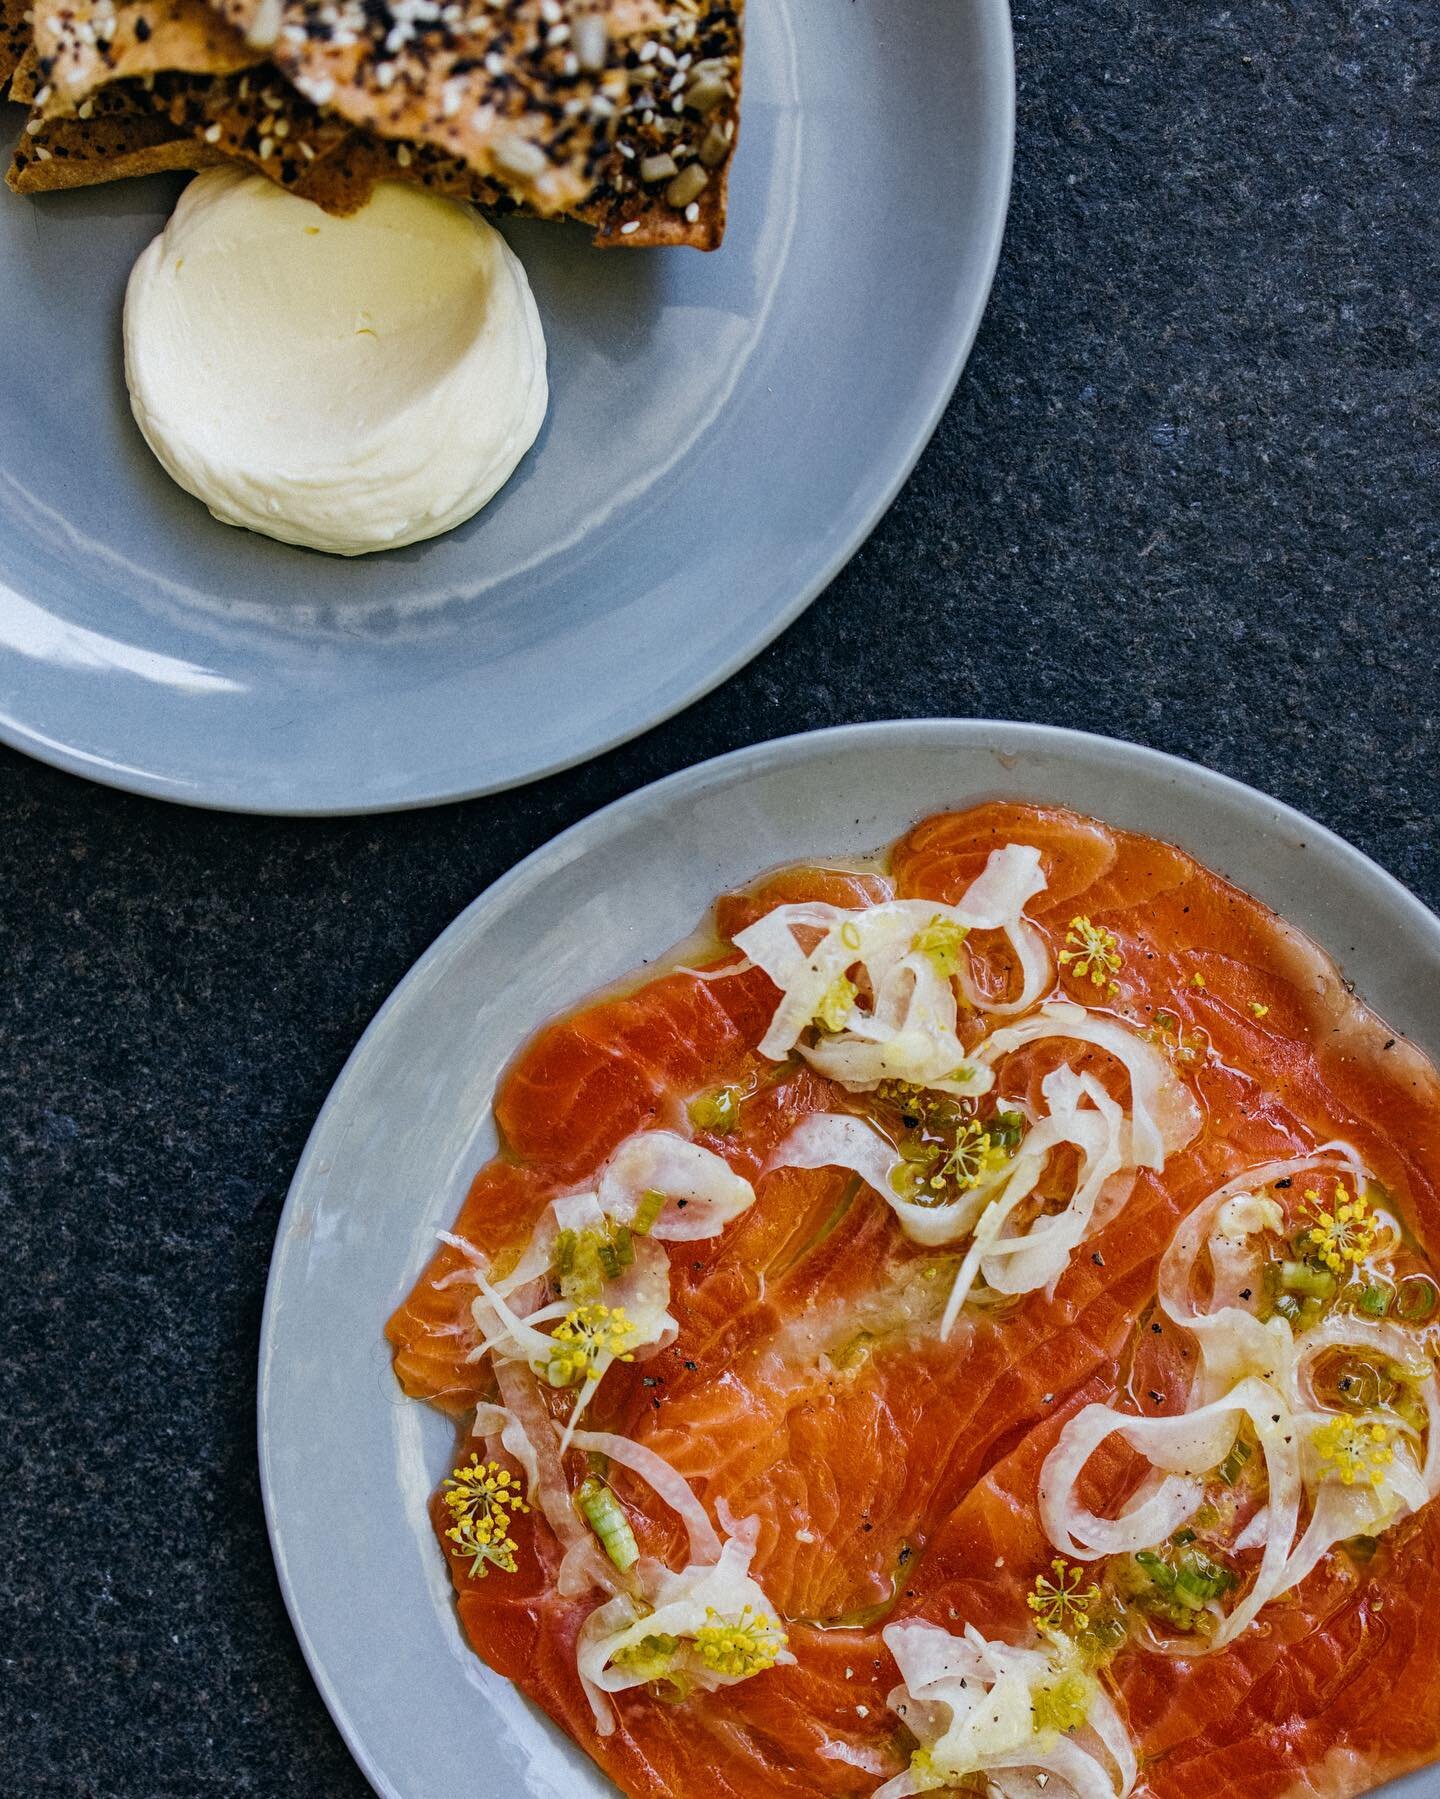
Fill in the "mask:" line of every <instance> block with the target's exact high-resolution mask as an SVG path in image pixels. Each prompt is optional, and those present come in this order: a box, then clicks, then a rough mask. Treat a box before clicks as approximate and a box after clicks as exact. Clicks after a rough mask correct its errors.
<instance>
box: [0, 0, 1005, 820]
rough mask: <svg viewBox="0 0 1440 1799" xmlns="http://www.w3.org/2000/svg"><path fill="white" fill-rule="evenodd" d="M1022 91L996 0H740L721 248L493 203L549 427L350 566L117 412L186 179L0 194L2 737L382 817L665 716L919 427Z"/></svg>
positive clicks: (993, 221) (716, 670)
mask: <svg viewBox="0 0 1440 1799" xmlns="http://www.w3.org/2000/svg"><path fill="white" fill-rule="evenodd" d="M0 120H3V121H4V126H8V127H9V130H7V131H6V132H5V135H6V136H7V138H8V137H9V136H13V135H14V133H15V132H16V131H18V129H19V125H20V113H19V112H18V110H17V109H14V108H5V107H0ZM1013 120H1014V100H1013V72H1012V66H1011V56H1010V35H1009V17H1008V13H1007V11H1006V6H1005V0H757V4H755V5H754V6H752V7H751V9H750V13H749V49H748V54H747V66H746V89H745V102H744V120H743V125H742V132H741V143H740V149H739V153H738V155H737V159H736V167H735V173H734V184H733V199H732V205H731V224H730V230H729V234H728V237H727V240H726V243H725V246H724V248H723V249H722V250H720V251H719V252H718V253H716V254H714V255H711V256H702V255H699V254H697V253H695V252H694V251H688V250H661V251H642V252H626V251H609V252H605V253H601V252H598V251H595V250H593V249H592V248H591V247H590V243H589V237H588V234H587V233H585V232H584V231H582V230H580V229H578V228H575V227H569V226H556V225H550V224H544V223H539V222H533V221H531V222H521V223H515V224H507V225H506V226H505V233H506V236H507V237H508V238H509V239H510V241H511V243H512V244H513V245H514V247H515V249H516V250H517V251H518V252H519V254H520V256H521V257H522V259H523V260H524V262H525V265H526V268H527V270H528V271H529V274H530V278H531V281H532V284H533V287H534V290H535V295H536V299H537V301H538V303H539V307H540V312H541V316H542V318H543V320H544V324H545V329H546V335H547V339H548V343H549V352H550V376H551V393H552V403H551V411H550V416H549V419H548V421H547V423H546V425H545V428H544V430H543V431H542V433H541V436H540V440H539V442H538V443H537V444H536V446H535V448H534V450H532V452H531V453H530V455H529V456H528V457H527V458H526V460H525V461H524V462H523V463H522V464H521V466H520V469H519V470H518V472H517V474H516V476H515V478H514V479H513V480H512V481H511V483H510V484H509V486H508V487H507V488H506V489H505V490H504V491H503V492H502V493H501V494H500V495H499V496H498V498H497V499H496V500H495V501H494V502H493V503H492V504H491V505H490V506H489V507H488V508H486V510H485V511H484V512H483V513H481V514H480V516H479V517H478V518H476V519H473V520H471V521H470V522H469V523H468V524H466V525H463V526H461V527H460V528H459V529H458V530H456V531H454V532H452V533H451V534H449V535H448V536H446V537H444V538H440V539H437V540H436V541H434V542H431V543H427V544H421V545H417V546H415V547H413V548H411V549H405V550H396V551H391V552H388V553H386V554H382V555H379V556H372V557H368V558H365V559H363V560H361V561H358V562H352V561H342V560H338V559H333V558H328V557H324V556H321V555H318V554H316V553H313V552H307V551H303V550H297V549H290V548H287V547H285V546H283V545H280V544H276V543H272V542H269V541H268V540H265V539H262V538H258V537H255V536H253V535H250V534H248V533H241V532H238V531H236V530H233V529H230V528H227V527H225V526H222V525H219V524H217V523H216V522H215V521H214V520H212V519H211V518H210V516H209V514H208V513H207V512H206V511H205V509H204V507H203V506H201V505H200V503H199V502H198V501H195V500H192V499H190V498H189V497H188V496H187V495H185V494H184V493H182V492H180V490H179V489H177V488H176V487H175V486H174V485H173V484H172V483H171V482H170V480H169V479H168V478H167V477H166V475H165V474H164V473H163V472H162V471H161V469H160V468H159V466H158V465H157V464H156V463H155V461H154V460H153V458H152V457H151V456H150V454H149V452H148V451H147V450H146V448H145V446H144V443H143V442H142V440H141V438H140V436H139V433H138V432H137V431H136V429H135V427H134V425H133V423H132V422H131V419H130V415H129V409H128V405H127V401H126V394H125V384H124V379H123V373H122V368H121V357H120V302H121V296H122V294H123V291H124V283H125V278H126V275H127V274H128V272H129V269H130V266H131V263H132V262H133V260H134V258H135V257H136V255H137V254H138V253H139V251H140V250H141V249H142V248H143V247H144V245H145V244H146V243H147V242H148V241H149V239H150V238H151V237H152V236H153V235H154V233H155V232H156V231H157V230H158V229H159V228H160V226H161V225H162V224H163V222H164V220H165V218H166V216H167V214H168V212H169V209H170V207H171V205H172V204H173V201H174V197H175V194H176V193H177V191H178V188H179V182H178V181H177V180H175V179H171V178H156V179H155V180H152V181H147V182H144V183H126V184H121V185H119V186H116V187H111V188H95V189H89V190H83V191H80V192H76V193H70V194H55V195H48V196H44V197H41V198H38V199H32V200H22V199H19V198H17V197H16V196H15V195H13V194H11V193H10V192H9V191H8V190H6V189H5V188H3V187H0V393H3V395H4V429H3V430H0V737H3V738H4V739H5V740H7V741H9V742H11V743H13V744H15V745H17V746H18V747H19V748H21V749H24V750H28V751H29V752H30V753H32V754H34V755H37V756H40V757H42V758H45V759H46V760H49V761H53V762H57V763H59V764H60V765H61V766H63V767H66V768H70V769H73V770H75V771H76V772H78V773H81V774H87V775H90V776H91V777H93V778H94V779H96V780H102V781H110V782H113V783H115V784H117V785H119V786H123V787H131V788H136V789H139V790H141V791H144V792H147V793H155V794H159V795H162V796H165V797H168V798H172V799H179V800H185V801H189V802H191V803H194V804H199V805H211V806H223V807H233V808H239V809H242V810H250V811H264V812H336V811H342V812H343V811H370V810H379V809H384V808H390V807H402V806H415V805H424V804H427V803H431V802H434V801H439V800H443V799H448V798H455V797H458V796H461V795H465V794H474V793H480V792H489V791H493V790H495V789H498V788H502V787H507V786H511V785H514V784H515V783H516V782H520V781H524V780H528V779H531V778H532V777H534V776H536V775H539V774H542V773H546V772H549V771H551V770H554V769H556V768H560V767H563V766H566V765H568V764H570V763H573V762H577V761H580V760H583V759H584V758H585V757H587V756H591V755H593V754H595V753H597V752H598V751H599V750H601V749H603V748H606V747H608V746H610V745H611V744H614V743H617V742H619V741H620V740H622V739H623V738H625V737H628V736H631V735H633V734H634V733H635V732H637V731H640V730H642V729H644V728H645V727H646V726H648V725H651V724H654V723H656V722H657V721H658V720H660V719H662V718H664V717H666V716H668V715H669V714H670V713H672V712H674V711H677V710H678V709H679V708H680V707H682V706H684V705H686V704H688V703H689V702H690V701H691V700H693V699H695V698H696V697H698V696H699V695H700V694H701V693H703V692H705V691H706V690H707V689H708V688H710V687H712V686H713V685H715V683H716V682H718V681H720V680H722V679H723V678H724V677H725V676H727V675H729V674H731V673H733V672H734V670H735V669H736V668H738V667H739V666H740V665H741V664H742V663H744V662H745V661H746V660H748V658H749V657H751V656H753V655H754V654H755V652H756V651H757V650H758V649H759V648H760V647H761V646H762V645H763V644H764V643H766V642H768V641H769V639H770V638H771V637H773V636H774V635H775V633H776V632H777V631H779V630H780V629H781V628H782V626H784V625H785V624H787V623H788V622H789V621H790V620H791V619H793V618H794V617H795V616H796V614H797V613H798V612H799V611H800V610H801V609H802V608H803V607H804V606H805V605H806V604H807V603H808V602H809V601H810V600H811V599H813V598H814V596H815V594H816V593H817V592H818V591H819V590H820V588H821V587H822V586H823V585H824V584H825V583H826V582H827V581H828V580H829V579H830V578H831V576H833V575H834V574H835V573H836V571H837V570H838V569H839V567H840V566H841V565H842V564H843V563H844V561H845V560H846V559H847V558H848V557H849V556H850V555H851V554H852V553H853V551H854V550H855V548H856V546H857V545H858V544H859V542H860V541H861V539H862V538H863V537H864V535H865V534H866V533H867V532H868V531H869V530H870V529H871V527H872V526H873V525H874V523H875V521H876V519H877V518H878V517H879V514H880V512H881V510H882V509H883V508H884V507H885V506H886V505H887V504H888V502H889V500H890V499H891V498H892V497H893V495H894V493H895V491H896V489H897V488H898V486H899V484H900V482H901V481H902V480H903V479H904V477H905V476H906V474H907V473H908V472H909V469H910V467H911V466H912V464H913V462H914V459H915V457H916V456H917V455H918V454H919V452H920V450H921V448H922V447H923V445H924V444H925V442H926V440H927V439H928V437H929V435H930V433H931V431H932V430H933V428H934V425H935V423H936V421H937V419H938V417H939V414H940V411H941V409H942V408H943V406H944V404H945V401H946V400H947V399H948V397H949V394H950V392H951V389H952V388H953V386H954V383H955V380H956V379H957V377H958V375H959V372H960V368H961V365H962V363H963V361H964V358H965V355H966V353H967V351H968V349H969V347H970V343H971V340H972V339H973V337H974V333H975V329H976V327H977V325H978V323H979V319H980V313H981V309H982V307H983V305H984V301H985V296H986V294H987V292H988V289H989V285H990V278H991V275H992V273H993V270H994V266H995V259H996V256H997V254H998V251H999V244H1000V235H1001V230H1002V227H1003V222H1004V214H1005V205H1006V200H1007V196H1008V188H1009V174H1010V151H1011V143H1012V138H1013ZM0 129H4V127H3V126H0Z"/></svg>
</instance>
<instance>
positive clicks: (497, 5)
mask: <svg viewBox="0 0 1440 1799" xmlns="http://www.w3.org/2000/svg"><path fill="white" fill-rule="evenodd" d="M211 4H212V5H213V6H214V7H215V8H216V10H218V11H219V12H220V13H221V15H222V16H223V17H224V18H225V19H227V20H228V21H229V23H231V24H232V25H234V26H235V27H236V28H237V30H239V31H240V32H241V33H242V34H243V35H244V36H245V38H246V40H247V42H250V43H252V44H255V45H257V46H264V47H265V48H267V49H268V50H269V52H270V55H271V57H272V59H273V60H274V62H275V64H276V66H277V67H278V68H279V69H280V71H281V72H282V74H284V75H285V76H286V77H287V78H288V79H289V80H290V81H291V82H292V83H293V85H294V86H295V87H296V88H298V89H299V90H300V92H301V93H303V94H304V95H305V96H306V97H307V98H309V99H310V100H312V101H314V102H315V104H316V105H318V106H321V107H324V108H327V109H330V110H333V111H335V112H337V113H340V114H341V115H343V116H344V117H345V118H348V119H350V120H351V121H352V122H353V123H355V124H357V125H359V126H362V127H364V128H365V129H367V130H369V131H371V132H373V133H374V134H375V135H377V136H379V137H383V138H392V139H398V140H400V141H403V142H411V143H423V144H433V145H434V146H435V147H436V148H437V149H439V150H442V151H443V152H445V153H446V154H447V155H450V156H454V157H457V158H459V159H460V160H461V161H462V162H464V163H466V164H467V165H468V166H469V167H471V168H473V169H475V170H476V171H477V172H478V173H480V174H483V175H488V176H490V177H492V178H493V179H494V180H495V181H496V182H498V183H499V184H501V185H503V186H504V187H506V188H507V189H508V190H509V191H510V192H511V193H513V194H515V195H516V197H517V198H519V199H521V200H522V201H524V202H525V204H526V206H527V208H528V209H530V210H533V211H536V212H539V213H569V214H574V215H583V216H588V217H590V218H591V221H592V222H594V223H597V225H598V226H599V232H600V236H601V238H602V240H606V239H608V238H609V237H611V236H613V237H616V238H620V239H621V240H624V239H635V240H643V241H645V242H662V241H676V242H686V243H693V244H695V245H697V246H698V247H702V248H713V247H714V246H715V245H716V244H718V243H719V241H720V238H721V236H722V234H723V231H724V220H725V197H726V195H725V189H726V182H725V171H726V169H727V168H728V165H729V161H730V158H731V155H732V153H733V149H734V142H735V133H736V127H737V123H738V117H739V97H740V60H741V28H742V10H743V0H569V3H568V4H562V0H389V4H388V5H387V4H386V0H211ZM677 108H678V110H677ZM666 159H669V160H666ZM672 170H673V172H672ZM642 171H645V172H649V173H650V176H651V178H650V179H649V180H648V181H647V180H646V179H644V178H643V174H642Z"/></svg>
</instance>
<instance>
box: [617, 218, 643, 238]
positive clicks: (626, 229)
mask: <svg viewBox="0 0 1440 1799" xmlns="http://www.w3.org/2000/svg"><path fill="white" fill-rule="evenodd" d="M639 229H640V221H639V219H630V220H629V221H628V222H627V223H626V224H624V225H622V226H621V227H620V235H621V237H633V236H634V234H635V233H636V232H637V231H638V230H639Z"/></svg>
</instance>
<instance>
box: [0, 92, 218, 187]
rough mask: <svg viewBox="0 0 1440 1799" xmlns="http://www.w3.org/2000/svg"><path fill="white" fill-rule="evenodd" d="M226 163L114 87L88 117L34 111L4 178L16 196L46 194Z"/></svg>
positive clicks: (95, 102) (126, 93) (100, 98)
mask: <svg viewBox="0 0 1440 1799" xmlns="http://www.w3.org/2000/svg"><path fill="white" fill-rule="evenodd" d="M223 160H224V158H223V157H222V156H221V155H220V154H219V152H218V151H215V150H211V149H209V148H208V147H207V146H206V145H204V144H199V143H197V142H196V141H195V139H194V138H192V137H190V136H189V135H188V134H186V133H180V132H177V131H176V130H175V127H174V126H173V125H171V124H170V122H169V121H168V120H167V119H163V118H161V117H159V116H158V115H157V114H155V113H154V112H152V111H150V110H149V108H148V107H146V106H145V105H144V104H143V102H142V101H141V100H140V99H138V98H137V97H136V96H135V95H133V94H130V93H128V92H126V90H125V89H124V88H121V87H115V88H110V89H107V90H106V91H105V92H104V93H102V94H97V95H96V97H95V101H94V106H93V109H92V112H91V115H90V117H89V118H87V119H47V118H45V117H44V116H43V115H42V114H40V113H39V112H32V114H31V116H30V119H29V120H28V122H27V125H26V129H25V130H24V131H23V132H22V133H21V134H20V141H19V143H18V144H17V145H16V146H15V155H14V159H13V161H12V162H11V164H10V168H9V171H8V172H7V174H6V177H5V179H6V182H7V183H8V185H9V186H10V187H11V188H13V189H14V191H15V192H16V193H17V194H41V193H51V192H54V191H55V190H57V189H59V188H72V187H93V186H94V185H95V184H96V182H98V181H123V180H127V179H129V178H130V177H132V176H137V175H156V174H160V173H162V172H164V171H166V170H171V169H199V168H207V167H209V166H210V165H211V164H213V163H217V162H222V161H223Z"/></svg>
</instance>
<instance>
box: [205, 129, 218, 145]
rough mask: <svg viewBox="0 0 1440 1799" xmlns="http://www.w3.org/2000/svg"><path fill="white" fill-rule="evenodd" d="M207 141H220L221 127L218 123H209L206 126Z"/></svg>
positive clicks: (214, 142) (211, 142)
mask: <svg viewBox="0 0 1440 1799" xmlns="http://www.w3.org/2000/svg"><path fill="white" fill-rule="evenodd" d="M205 142H206V143H207V144H218V143H219V142H220V127H219V126H218V125H207V126H206V127H205Z"/></svg>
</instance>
